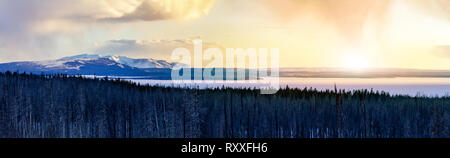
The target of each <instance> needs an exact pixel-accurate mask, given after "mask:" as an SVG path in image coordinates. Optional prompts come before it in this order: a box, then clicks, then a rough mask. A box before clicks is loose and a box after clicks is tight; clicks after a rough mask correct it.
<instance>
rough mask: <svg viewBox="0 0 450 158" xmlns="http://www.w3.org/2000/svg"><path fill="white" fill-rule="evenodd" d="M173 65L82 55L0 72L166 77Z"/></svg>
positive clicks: (15, 65)
mask: <svg viewBox="0 0 450 158" xmlns="http://www.w3.org/2000/svg"><path fill="white" fill-rule="evenodd" d="M175 64H176V63H170V62H167V61H164V60H154V59H133V58H129V57H125V56H101V55H97V54H81V55H76V56H70V57H64V58H61V59H57V60H45V61H24V62H11V63H2V64H0V72H4V71H19V72H28V73H30V72H31V73H38V74H39V73H46V74H56V73H63V74H69V75H78V74H80V75H100V76H153V77H152V78H168V77H170V72H171V71H170V70H171V68H172V67H173V66H174V65H175Z"/></svg>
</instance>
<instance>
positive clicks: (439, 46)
mask: <svg viewBox="0 0 450 158" xmlns="http://www.w3.org/2000/svg"><path fill="white" fill-rule="evenodd" d="M197 39H198V40H203V45H204V47H205V48H222V49H223V48H279V49H280V66H281V67H360V68H372V67H373V68H378V67H383V68H393V67H395V68H416V69H446V70H450V1H448V0H95V1H94V0H0V62H13V61H27V60H50V59H57V58H61V57H64V56H70V55H77V54H82V53H88V54H94V53H95V54H102V55H124V56H129V57H135V58H155V59H164V60H170V57H171V53H172V51H173V50H174V49H175V48H178V47H185V48H189V49H192V46H193V44H192V41H193V40H197Z"/></svg>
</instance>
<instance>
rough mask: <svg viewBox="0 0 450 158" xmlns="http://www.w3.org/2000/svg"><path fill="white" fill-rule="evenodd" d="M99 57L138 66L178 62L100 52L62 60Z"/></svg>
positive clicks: (147, 66)
mask: <svg viewBox="0 0 450 158" xmlns="http://www.w3.org/2000/svg"><path fill="white" fill-rule="evenodd" d="M99 58H107V59H110V60H113V61H115V62H117V63H120V64H124V65H128V66H131V67H136V68H172V67H173V66H175V64H176V63H170V62H167V61H165V60H155V59H143V58H141V59H134V58H129V57H126V56H112V55H108V56H102V55H98V54H81V55H75V56H70V57H64V58H61V59H62V60H69V59H99Z"/></svg>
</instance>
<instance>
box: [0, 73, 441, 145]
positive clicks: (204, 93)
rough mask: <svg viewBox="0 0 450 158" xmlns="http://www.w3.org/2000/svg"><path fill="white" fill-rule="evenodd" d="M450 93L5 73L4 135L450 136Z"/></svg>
mask: <svg viewBox="0 0 450 158" xmlns="http://www.w3.org/2000/svg"><path fill="white" fill-rule="evenodd" d="M449 101H450V98H449V97H439V98H437V97H436V98H430V97H420V96H417V97H408V96H390V95H389V94H387V93H384V92H374V91H369V90H360V91H352V92H349V91H344V90H337V89H336V90H329V91H317V90H314V89H290V88H285V89H282V90H280V91H279V92H278V93H277V94H275V95H262V94H260V92H259V90H252V89H231V88H216V89H205V90H200V89H187V88H176V87H172V88H170V87H168V88H165V87H158V86H149V85H139V84H136V83H131V82H127V81H123V80H120V79H113V80H111V79H97V78H94V79H92V78H84V77H81V76H67V75H32V74H19V73H11V72H6V73H0V137H14V138H15V137H20V138H36V137H39V138H40V137H51V138H54V137H57V138H59V137H64V138H67V137H69V138H93V137H94V138H95V137H102V138H129V137H132V138H153V137H156V138H173V137H175V138H199V137H207V138H211V137H213V138H228V137H235V138H392V137H395V138H403V137H413V138H421V137H446V138H449V137H450V131H449V127H450V120H449V118H450V117H449V116H450V113H449V111H450V103H449Z"/></svg>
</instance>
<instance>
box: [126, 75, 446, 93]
mask: <svg viewBox="0 0 450 158" xmlns="http://www.w3.org/2000/svg"><path fill="white" fill-rule="evenodd" d="M126 80H130V81H132V82H136V83H140V84H149V85H161V86H174V87H186V86H187V87H198V88H202V89H204V88H216V87H222V86H225V87H231V88H259V87H262V86H266V85H265V84H262V83H251V82H250V81H236V82H235V83H229V82H225V81H214V82H211V81H209V82H208V81H194V82H190V83H189V82H179V81H171V80H148V79H136V78H134V79H126ZM334 84H336V85H337V88H338V89H346V90H357V89H368V90H371V89H373V90H374V91H385V92H389V93H390V94H393V95H410V96H416V95H426V96H448V94H450V79H449V78H426V77H395V78H299V77H281V78H280V87H286V86H289V87H291V88H305V87H307V88H316V89H318V90H326V89H330V90H332V89H334Z"/></svg>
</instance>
